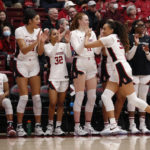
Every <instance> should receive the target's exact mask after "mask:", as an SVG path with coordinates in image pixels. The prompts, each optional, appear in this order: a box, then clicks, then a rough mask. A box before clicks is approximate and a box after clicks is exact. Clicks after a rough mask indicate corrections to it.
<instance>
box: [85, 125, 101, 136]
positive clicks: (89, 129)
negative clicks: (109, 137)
mask: <svg viewBox="0 0 150 150" xmlns="http://www.w3.org/2000/svg"><path fill="white" fill-rule="evenodd" d="M84 130H85V131H86V132H88V134H89V135H98V134H100V132H98V131H96V130H94V128H93V127H92V126H91V125H88V126H84Z"/></svg>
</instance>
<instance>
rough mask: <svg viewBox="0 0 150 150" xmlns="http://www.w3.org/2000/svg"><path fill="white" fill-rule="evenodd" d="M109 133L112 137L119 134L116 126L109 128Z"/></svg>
mask: <svg viewBox="0 0 150 150" xmlns="http://www.w3.org/2000/svg"><path fill="white" fill-rule="evenodd" d="M110 132H111V134H112V135H116V134H119V132H120V129H119V127H118V126H116V125H112V126H110Z"/></svg>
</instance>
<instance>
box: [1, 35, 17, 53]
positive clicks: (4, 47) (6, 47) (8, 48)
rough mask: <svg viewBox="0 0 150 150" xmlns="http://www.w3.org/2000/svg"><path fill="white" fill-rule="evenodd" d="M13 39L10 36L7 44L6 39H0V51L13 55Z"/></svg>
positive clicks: (14, 45) (14, 44)
mask: <svg viewBox="0 0 150 150" xmlns="http://www.w3.org/2000/svg"><path fill="white" fill-rule="evenodd" d="M15 47H16V43H15V37H14V36H10V41H9V42H8V41H7V40H6V38H5V37H4V38H2V39H0V51H3V52H7V53H8V54H13V53H14V52H15Z"/></svg>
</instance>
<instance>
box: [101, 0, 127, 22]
mask: <svg viewBox="0 0 150 150" xmlns="http://www.w3.org/2000/svg"><path fill="white" fill-rule="evenodd" d="M103 19H104V21H106V20H107V19H113V20H116V21H120V22H124V17H123V16H122V14H121V13H120V11H119V10H118V3H117V1H116V0H111V1H110V3H108V11H107V12H106V13H105V14H104V18H103Z"/></svg>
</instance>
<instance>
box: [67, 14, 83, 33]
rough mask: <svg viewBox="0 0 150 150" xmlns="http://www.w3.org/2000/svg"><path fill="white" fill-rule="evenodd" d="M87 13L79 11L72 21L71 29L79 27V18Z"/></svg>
mask: <svg viewBox="0 0 150 150" xmlns="http://www.w3.org/2000/svg"><path fill="white" fill-rule="evenodd" d="M84 15H86V14H85V13H82V12H81V13H77V14H76V15H75V17H74V19H73V21H72V24H71V26H70V30H71V31H72V30H76V29H78V28H79V20H81V19H82V17H83V16H84Z"/></svg>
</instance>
